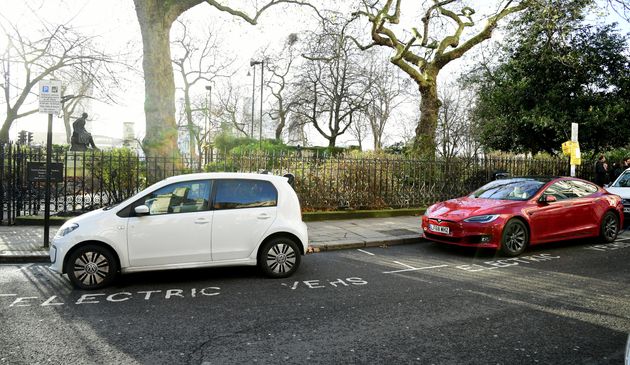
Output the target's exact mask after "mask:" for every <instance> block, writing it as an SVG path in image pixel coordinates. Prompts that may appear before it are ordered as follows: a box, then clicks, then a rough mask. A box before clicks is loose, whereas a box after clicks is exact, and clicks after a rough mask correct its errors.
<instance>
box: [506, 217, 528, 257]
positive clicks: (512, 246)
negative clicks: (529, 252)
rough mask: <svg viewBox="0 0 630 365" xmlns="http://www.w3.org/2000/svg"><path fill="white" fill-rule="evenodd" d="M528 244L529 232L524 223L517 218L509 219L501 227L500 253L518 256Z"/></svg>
mask: <svg viewBox="0 0 630 365" xmlns="http://www.w3.org/2000/svg"><path fill="white" fill-rule="evenodd" d="M528 244H529V233H528V232H527V227H525V224H524V223H523V222H521V221H520V220H518V219H512V220H509V221H508V222H507V223H506V224H505V226H504V227H503V234H502V235H501V254H503V255H504V256H511V257H513V256H518V255H520V254H522V253H523V251H525V248H526V247H527V245H528Z"/></svg>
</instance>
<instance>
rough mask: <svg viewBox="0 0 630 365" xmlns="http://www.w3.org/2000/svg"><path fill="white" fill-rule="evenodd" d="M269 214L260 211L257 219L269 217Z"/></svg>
mask: <svg viewBox="0 0 630 365" xmlns="http://www.w3.org/2000/svg"><path fill="white" fill-rule="evenodd" d="M269 218H271V216H270V215H269V214H267V213H261V214H259V215H258V219H269Z"/></svg>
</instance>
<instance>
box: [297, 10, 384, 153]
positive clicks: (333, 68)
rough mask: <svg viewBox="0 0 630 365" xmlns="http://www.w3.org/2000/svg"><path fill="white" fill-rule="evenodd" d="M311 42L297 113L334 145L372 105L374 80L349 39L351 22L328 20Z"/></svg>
mask: <svg viewBox="0 0 630 365" xmlns="http://www.w3.org/2000/svg"><path fill="white" fill-rule="evenodd" d="M322 25H323V27H322V28H321V29H320V31H319V32H317V33H315V34H313V35H312V36H311V39H310V40H309V41H308V42H307V43H308V44H309V49H307V51H306V53H305V54H304V55H303V56H304V57H305V58H306V59H307V60H309V61H310V62H307V63H306V65H305V66H304V67H303V71H302V73H301V76H300V80H299V81H298V82H299V85H300V88H301V89H300V90H298V92H297V94H296V95H298V99H297V100H298V105H299V107H298V108H296V113H299V114H301V115H302V117H303V118H308V119H309V120H310V122H311V124H312V125H313V127H314V128H315V130H317V132H319V134H321V135H322V136H323V137H324V138H326V139H327V140H328V146H329V147H334V146H335V145H336V143H337V138H338V137H339V136H341V135H343V134H344V133H345V132H346V131H347V130H348V128H350V126H351V125H352V122H353V120H354V118H356V117H357V115H358V114H359V113H361V112H362V111H363V110H364V109H365V107H366V106H367V105H368V104H369V102H370V99H369V94H368V92H369V90H370V88H371V79H370V78H369V77H367V75H366V69H365V68H364V67H362V66H361V61H362V58H361V57H360V54H359V52H358V51H359V50H358V49H357V48H356V47H355V45H354V44H353V43H352V41H351V40H350V39H349V38H348V32H349V26H350V23H348V22H346V21H343V20H342V21H341V22H337V23H335V21H332V20H327V21H324V22H322Z"/></svg>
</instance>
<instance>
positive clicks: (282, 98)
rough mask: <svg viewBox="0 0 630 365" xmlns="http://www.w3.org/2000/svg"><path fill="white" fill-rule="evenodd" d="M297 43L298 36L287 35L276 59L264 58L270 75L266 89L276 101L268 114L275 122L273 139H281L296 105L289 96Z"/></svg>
mask: <svg viewBox="0 0 630 365" xmlns="http://www.w3.org/2000/svg"><path fill="white" fill-rule="evenodd" d="M297 43H298V36H297V34H295V33H292V34H289V36H288V37H287V39H286V42H285V44H284V47H283V49H282V51H281V55H280V56H278V57H273V58H272V57H265V59H266V60H267V62H266V63H265V66H266V68H267V71H269V72H270V73H271V77H270V78H269V80H268V81H267V87H268V88H269V89H270V90H271V95H272V96H273V97H274V99H276V102H275V105H274V106H273V107H272V109H271V112H270V113H269V115H270V117H271V119H272V120H274V121H275V122H276V127H275V138H276V139H277V140H280V139H282V132H283V131H284V129H285V127H286V126H287V122H288V119H289V113H291V111H292V109H293V108H294V107H295V106H296V105H297V100H295V99H293V98H291V95H290V92H291V90H290V86H291V80H290V74H291V71H293V68H294V65H295V62H296V58H297V55H296V51H295V47H296V44H297Z"/></svg>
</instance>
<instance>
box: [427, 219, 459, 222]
mask: <svg viewBox="0 0 630 365" xmlns="http://www.w3.org/2000/svg"><path fill="white" fill-rule="evenodd" d="M429 221H433V222H436V223H442V222H446V223H455V221H450V220H448V219H437V218H429Z"/></svg>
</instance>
